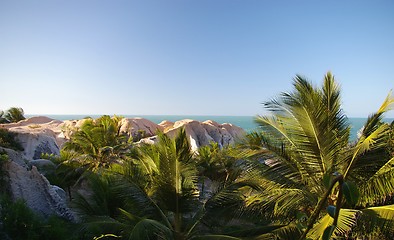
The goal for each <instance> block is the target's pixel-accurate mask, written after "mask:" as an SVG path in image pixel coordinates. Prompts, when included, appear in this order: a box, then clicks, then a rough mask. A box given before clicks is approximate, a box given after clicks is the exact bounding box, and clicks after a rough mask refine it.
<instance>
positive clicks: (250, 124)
mask: <svg viewBox="0 0 394 240" xmlns="http://www.w3.org/2000/svg"><path fill="white" fill-rule="evenodd" d="M34 116H46V117H49V118H52V119H56V120H61V121H64V120H79V119H83V118H85V117H92V118H98V117H100V116H102V115H95V114H94V115H93V114H92V115H80V114H64V115H62V114H43V115H39V114H26V117H34ZM119 116H122V117H125V118H135V117H140V118H145V119H148V120H150V121H152V122H154V123H156V124H159V123H160V122H162V121H164V120H167V121H171V122H176V121H180V120H183V119H193V120H197V121H206V120H212V121H215V122H218V123H220V124H222V123H230V124H233V125H236V126H238V127H240V128H242V129H244V130H245V131H246V132H251V131H254V130H256V129H257V128H258V125H257V124H256V123H255V122H254V121H253V119H254V117H255V116H209V115H119ZM348 119H349V123H350V124H351V125H352V128H351V130H350V140H351V141H353V140H355V139H356V137H357V132H358V131H359V130H360V129H361V128H362V127H363V125H364V123H365V121H366V120H367V118H360V117H355V118H352V117H351V118H348ZM383 120H384V121H385V122H388V123H391V122H392V121H394V118H384V119H383Z"/></svg>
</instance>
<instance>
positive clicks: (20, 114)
mask: <svg viewBox="0 0 394 240" xmlns="http://www.w3.org/2000/svg"><path fill="white" fill-rule="evenodd" d="M24 119H25V116H24V111H23V109H22V108H18V107H12V108H10V109H8V110H7V111H6V112H2V114H0V123H1V122H3V121H4V120H5V122H8V123H13V122H19V121H20V120H24Z"/></svg>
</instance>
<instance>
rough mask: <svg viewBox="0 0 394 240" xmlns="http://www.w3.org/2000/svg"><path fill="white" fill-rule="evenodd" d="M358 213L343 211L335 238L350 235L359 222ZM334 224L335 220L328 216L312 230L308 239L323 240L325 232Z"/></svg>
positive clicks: (341, 211) (355, 211)
mask: <svg viewBox="0 0 394 240" xmlns="http://www.w3.org/2000/svg"><path fill="white" fill-rule="evenodd" d="M357 213H359V211H357V210H353V209H341V210H340V212H339V217H338V225H337V226H336V228H335V230H334V234H333V235H334V236H344V235H346V234H348V233H349V232H350V231H351V229H352V228H353V227H354V226H355V225H356V222H357ZM333 222H334V219H333V218H332V217H331V216H330V215H328V214H326V215H325V216H324V217H323V218H321V219H320V220H319V221H318V222H317V223H316V224H315V225H314V226H313V228H312V229H311V231H310V232H309V234H308V238H311V239H321V237H322V236H323V233H324V230H325V229H326V228H327V227H329V226H331V225H332V224H333Z"/></svg>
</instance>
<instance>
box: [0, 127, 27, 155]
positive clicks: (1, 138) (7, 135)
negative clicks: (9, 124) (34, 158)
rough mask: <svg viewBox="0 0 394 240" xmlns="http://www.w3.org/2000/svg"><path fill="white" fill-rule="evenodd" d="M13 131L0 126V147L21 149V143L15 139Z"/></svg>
mask: <svg viewBox="0 0 394 240" xmlns="http://www.w3.org/2000/svg"><path fill="white" fill-rule="evenodd" d="M15 135H16V134H15V133H13V132H10V131H8V130H7V129H4V128H0V147H3V148H10V149H13V150H16V151H23V147H22V145H21V144H20V143H19V142H18V141H17V140H16V139H15Z"/></svg>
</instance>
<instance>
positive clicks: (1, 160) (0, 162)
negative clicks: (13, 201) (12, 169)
mask: <svg viewBox="0 0 394 240" xmlns="http://www.w3.org/2000/svg"><path fill="white" fill-rule="evenodd" d="M7 161H8V155H7V154H6V153H1V152H0V196H1V195H2V194H5V193H6V192H7V189H6V186H7V184H6V177H5V171H4V164H5V163H6V162H7Z"/></svg>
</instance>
